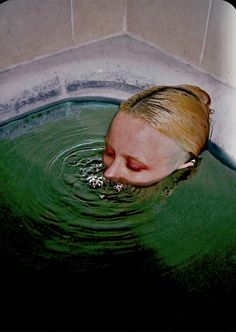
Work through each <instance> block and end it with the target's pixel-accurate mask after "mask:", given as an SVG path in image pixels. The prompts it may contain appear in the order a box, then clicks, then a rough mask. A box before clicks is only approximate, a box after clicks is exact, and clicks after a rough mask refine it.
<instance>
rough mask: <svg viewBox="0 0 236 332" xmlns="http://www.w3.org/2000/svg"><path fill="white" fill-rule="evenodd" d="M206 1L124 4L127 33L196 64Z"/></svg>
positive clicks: (147, 0)
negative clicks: (125, 7)
mask: <svg viewBox="0 0 236 332" xmlns="http://www.w3.org/2000/svg"><path fill="white" fill-rule="evenodd" d="M208 8H209V0H197V1H196V0H144V1H143V0H128V7H127V26H128V31H130V32H131V34H132V33H133V34H134V35H137V36H139V37H141V38H143V39H144V40H147V41H149V42H152V43H154V44H155V45H156V46H158V47H160V48H163V49H164V50H166V51H168V52H170V53H172V54H174V55H176V56H178V57H181V58H183V59H186V60H187V61H189V62H193V63H194V64H198V63H199V59H200V55H201V50H202V45H203V40H204V33H205V28H206V23H207V15H208Z"/></svg>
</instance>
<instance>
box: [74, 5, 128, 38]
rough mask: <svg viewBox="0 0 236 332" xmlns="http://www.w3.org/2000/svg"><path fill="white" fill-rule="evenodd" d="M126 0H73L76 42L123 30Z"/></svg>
mask: <svg viewBox="0 0 236 332" xmlns="http://www.w3.org/2000/svg"><path fill="white" fill-rule="evenodd" d="M125 12H126V0H73V21H74V41H75V43H76V44H82V43H84V42H87V41H90V40H94V39H97V38H102V37H104V36H106V35H110V34H113V33H117V32H120V31H122V30H123V27H124V19H125Z"/></svg>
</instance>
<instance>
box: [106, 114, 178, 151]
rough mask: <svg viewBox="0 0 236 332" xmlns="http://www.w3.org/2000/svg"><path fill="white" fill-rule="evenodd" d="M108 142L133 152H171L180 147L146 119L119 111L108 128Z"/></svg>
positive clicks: (115, 146)
mask: <svg viewBox="0 0 236 332" xmlns="http://www.w3.org/2000/svg"><path fill="white" fill-rule="evenodd" d="M106 141H107V144H109V145H111V146H112V147H113V148H114V149H120V150H122V151H121V152H123V153H128V154H130V153H132V154H135V153H137V154H139V155H140V154H143V155H146V154H149V153H150V152H155V154H162V155H165V154H169V153H174V152H175V151H176V149H179V145H177V143H175V142H174V141H173V140H171V139H169V138H168V137H166V136H164V135H162V134H160V133H159V132H158V130H157V129H155V128H154V127H153V126H152V125H151V124H150V123H148V122H147V121H146V120H145V119H142V118H139V117H137V116H135V115H133V114H129V113H125V112H118V113H117V114H116V116H115V117H114V119H113V121H112V123H111V125H110V128H109V130H108V134H107V138H106Z"/></svg>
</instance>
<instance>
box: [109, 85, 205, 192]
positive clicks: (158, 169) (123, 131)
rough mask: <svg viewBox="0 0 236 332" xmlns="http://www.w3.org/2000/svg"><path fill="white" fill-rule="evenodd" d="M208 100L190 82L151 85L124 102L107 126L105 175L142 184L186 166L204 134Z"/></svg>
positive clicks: (116, 180) (116, 179)
mask: <svg viewBox="0 0 236 332" xmlns="http://www.w3.org/2000/svg"><path fill="white" fill-rule="evenodd" d="M209 105H210V97H209V95H208V94H207V93H206V92H205V91H203V90H202V89H200V88H199V87H196V86H192V85H178V86H159V87H153V88H151V89H148V90H144V91H142V92H140V93H138V94H136V95H134V96H132V97H131V98H129V99H128V100H126V101H125V102H123V103H122V104H121V107H120V111H119V112H118V113H117V114H116V116H115V117H114V119H113V121H112V123H111V125H110V127H109V129H108V132H107V136H106V150H105V152H104V155H103V162H104V165H105V167H106V170H105V172H104V176H105V177H107V178H108V179H110V180H112V181H115V182H124V183H130V184H133V185H138V186H146V185H151V184H153V183H155V182H158V181H159V180H161V179H163V178H164V177H166V176H168V175H169V174H171V173H172V172H173V171H175V170H177V169H181V168H185V167H188V166H191V165H192V163H191V162H190V161H189V159H190V157H191V156H192V155H194V156H198V155H199V154H200V153H201V152H202V151H203V149H204V148H205V146H206V143H207V140H208V136H209V116H210V113H211V111H210V108H209Z"/></svg>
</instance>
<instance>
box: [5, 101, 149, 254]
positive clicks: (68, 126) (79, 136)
mask: <svg viewBox="0 0 236 332" xmlns="http://www.w3.org/2000/svg"><path fill="white" fill-rule="evenodd" d="M71 108H74V111H73V112H69V115H68V114H67V116H65V114H64V113H63V114H61V113H60V112H59V111H58V109H55V107H54V108H53V107H52V108H51V110H47V116H45V114H44V116H42V115H41V116H40V117H39V114H35V115H31V117H32V119H29V118H26V119H22V120H18V121H16V122H15V123H14V122H13V123H12V124H11V126H9V125H7V126H5V128H2V137H3V138H4V139H2V141H1V152H2V154H1V155H2V156H4V157H1V166H2V167H1V168H2V169H1V176H2V177H1V182H2V186H1V188H2V190H3V191H4V194H6V192H8V194H9V195H10V196H11V200H10V202H9V204H11V209H12V210H14V211H17V213H19V212H20V213H21V214H22V215H24V216H27V217H28V218H27V224H26V225H24V227H27V228H28V229H29V231H30V232H31V233H32V234H35V235H37V236H38V237H42V238H43V241H44V244H45V246H46V247H47V248H48V249H50V250H56V251H58V250H59V251H67V252H70V251H73V252H77V251H78V252H79V253H81V252H82V251H86V252H89V251H99V250H102V251H104V248H106V250H110V249H112V250H124V251H126V250H134V249H135V247H136V245H137V240H136V235H135V232H134V229H135V228H136V227H137V226H138V225H139V224H140V223H143V220H144V219H146V216H145V214H144V211H145V210H146V209H147V208H148V206H149V205H150V201H149V199H148V197H150V192H153V190H152V189H151V190H150V189H149V190H148V191H147V190H146V192H148V195H146V196H147V197H146V196H145V194H144V193H145V190H141V189H138V188H134V187H131V186H128V185H122V184H114V183H111V182H109V181H108V180H106V179H105V178H104V177H103V165H102V152H103V149H104V136H105V134H106V130H107V126H108V124H109V122H110V121H111V119H112V117H113V116H114V114H115V112H116V111H117V109H118V107H117V105H114V104H107V103H102V107H101V106H99V105H97V104H96V105H94V104H93V103H90V104H89V105H86V104H85V105H83V103H82V104H79V107H78V105H77V108H76V109H75V105H74V104H72V106H71ZM59 110H60V109H59ZM53 112H57V116H56V117H55V116H54V117H52V115H51V113H53ZM98 112H99V114H98ZM67 113H68V112H67ZM28 117H29V116H28ZM39 119H42V121H41V122H40V121H39ZM34 123H35V125H32V124H34ZM4 179H5V180H6V181H5V180H4Z"/></svg>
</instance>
